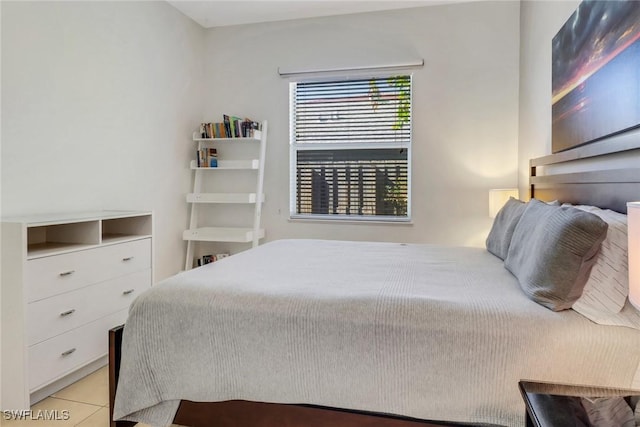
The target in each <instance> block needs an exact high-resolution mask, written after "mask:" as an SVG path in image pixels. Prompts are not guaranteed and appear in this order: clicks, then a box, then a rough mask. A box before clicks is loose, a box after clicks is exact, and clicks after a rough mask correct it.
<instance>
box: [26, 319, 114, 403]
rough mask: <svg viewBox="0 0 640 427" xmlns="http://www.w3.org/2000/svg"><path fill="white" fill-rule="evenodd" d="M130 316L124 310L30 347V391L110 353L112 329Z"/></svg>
mask: <svg viewBox="0 0 640 427" xmlns="http://www.w3.org/2000/svg"><path fill="white" fill-rule="evenodd" d="M126 319H127V310H121V311H119V312H117V313H114V314H111V315H109V316H107V317H103V318H102V319H99V320H96V321H95V322H91V323H89V324H87V325H84V326H82V327H80V328H77V329H73V330H71V331H69V332H66V333H64V334H62V335H58V336H57V337H55V338H51V339H49V340H46V341H43V342H41V343H39V344H36V345H33V346H30V347H29V350H28V353H29V362H28V366H29V368H28V371H29V391H30V392H33V391H35V390H37V389H39V388H41V387H44V386H45V385H47V384H49V383H51V382H53V381H55V380H57V379H59V378H61V377H62V376H64V375H66V374H68V373H70V372H72V371H74V370H76V369H78V368H80V367H82V366H83V365H86V364H87V363H90V362H92V361H94V360H96V359H98V358H100V357H102V356H104V355H106V354H107V351H108V346H109V342H108V341H109V339H108V330H109V329H110V328H112V327H114V326H117V325H121V324H123V323H124V322H125V320H126Z"/></svg>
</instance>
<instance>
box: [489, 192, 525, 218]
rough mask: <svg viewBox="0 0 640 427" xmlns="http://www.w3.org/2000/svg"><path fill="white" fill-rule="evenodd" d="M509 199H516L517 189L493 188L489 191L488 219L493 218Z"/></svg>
mask: <svg viewBox="0 0 640 427" xmlns="http://www.w3.org/2000/svg"><path fill="white" fill-rule="evenodd" d="M509 197H515V198H516V199H517V198H518V189H517V188H494V189H493V190H489V217H491V218H495V217H496V215H498V211H499V210H500V209H502V207H503V206H504V204H505V203H507V201H508V200H509Z"/></svg>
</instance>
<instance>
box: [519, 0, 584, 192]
mask: <svg viewBox="0 0 640 427" xmlns="http://www.w3.org/2000/svg"><path fill="white" fill-rule="evenodd" d="M579 4H580V1H579V0H570V1H569V0H568V1H560V2H552V1H530V0H529V1H523V2H522V3H521V5H520V9H521V12H520V40H521V44H520V132H519V137H518V171H519V173H518V187H519V188H520V195H521V197H522V198H528V197H529V188H528V184H529V159H531V158H536V157H540V156H546V155H548V154H551V40H552V39H553V36H555V35H556V33H557V32H558V30H560V28H561V27H562V25H564V23H565V22H566V21H567V19H568V18H569V17H570V16H571V14H572V13H573V12H574V11H575V10H576V7H578V5H579Z"/></svg>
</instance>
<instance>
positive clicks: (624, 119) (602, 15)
mask: <svg viewBox="0 0 640 427" xmlns="http://www.w3.org/2000/svg"><path fill="white" fill-rule="evenodd" d="M552 43H553V45H552V52H553V59H552V61H553V62H552V120H553V125H552V150H553V152H554V153H556V152H559V151H564V150H567V149H569V148H573V147H576V146H579V145H583V144H586V143H589V142H594V141H597V140H599V139H601V138H604V137H606V136H610V135H614V134H617V133H620V132H623V131H626V130H629V129H632V128H634V127H637V126H640V79H639V78H638V75H639V73H640V2H636V1H615V2H609V1H595V0H585V1H583V2H582V3H580V5H579V6H578V8H577V9H576V11H575V12H574V13H573V14H572V15H571V17H570V18H569V19H568V20H567V22H566V23H565V24H564V26H563V27H562V28H561V29H560V31H559V32H558V33H557V34H556V36H555V37H554V38H553V42H552Z"/></svg>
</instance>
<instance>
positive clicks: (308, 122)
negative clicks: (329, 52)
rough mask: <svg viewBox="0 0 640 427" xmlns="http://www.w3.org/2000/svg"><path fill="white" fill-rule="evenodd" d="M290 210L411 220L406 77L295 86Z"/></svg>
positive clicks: (323, 214) (293, 96)
mask: <svg viewBox="0 0 640 427" xmlns="http://www.w3.org/2000/svg"><path fill="white" fill-rule="evenodd" d="M291 99H292V133H291V134H292V157H293V161H292V168H293V169H294V170H292V183H293V184H294V186H293V188H292V190H293V193H295V200H294V199H293V198H292V214H293V215H299V216H306V215H313V216H317V215H321V216H349V217H350V218H353V217H368V216H376V217H381V216H384V217H394V218H405V219H406V218H408V215H409V201H408V189H409V176H410V174H409V150H410V142H411V78H410V76H394V77H388V78H373V79H359V80H348V81H339V80H336V81H322V82H298V83H293V84H292V98H291Z"/></svg>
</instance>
